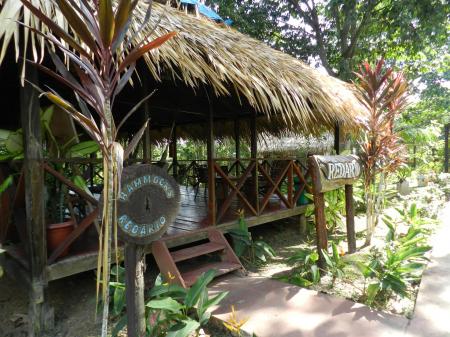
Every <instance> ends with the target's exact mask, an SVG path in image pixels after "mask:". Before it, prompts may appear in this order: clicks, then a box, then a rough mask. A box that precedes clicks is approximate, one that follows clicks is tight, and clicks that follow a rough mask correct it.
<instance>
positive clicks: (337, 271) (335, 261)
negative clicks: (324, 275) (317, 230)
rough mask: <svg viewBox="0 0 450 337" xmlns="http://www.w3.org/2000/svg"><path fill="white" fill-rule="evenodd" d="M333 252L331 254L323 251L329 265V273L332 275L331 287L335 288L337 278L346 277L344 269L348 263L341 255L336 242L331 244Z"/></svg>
mask: <svg viewBox="0 0 450 337" xmlns="http://www.w3.org/2000/svg"><path fill="white" fill-rule="evenodd" d="M331 251H332V253H331V254H329V253H328V252H327V251H326V250H324V249H322V254H323V258H324V260H325V263H326V265H327V272H328V273H330V274H331V277H332V279H331V286H334V283H335V282H336V279H337V278H342V277H344V268H345V267H346V266H347V265H348V263H347V262H346V261H345V260H344V259H343V258H342V256H341V254H340V253H339V250H338V247H337V246H336V244H335V243H334V242H332V243H331Z"/></svg>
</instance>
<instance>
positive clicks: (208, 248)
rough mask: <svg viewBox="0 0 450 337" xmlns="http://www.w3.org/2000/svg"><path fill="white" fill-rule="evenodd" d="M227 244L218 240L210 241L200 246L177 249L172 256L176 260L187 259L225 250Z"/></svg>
mask: <svg viewBox="0 0 450 337" xmlns="http://www.w3.org/2000/svg"><path fill="white" fill-rule="evenodd" d="M224 249H225V245H222V244H220V243H216V242H208V243H204V244H201V245H198V246H193V247H189V248H185V249H180V250H176V251H174V252H171V253H170V255H172V258H173V260H174V261H175V262H180V261H185V260H189V259H192V258H194V257H197V256H201V255H205V254H209V253H213V252H218V251H220V250H224Z"/></svg>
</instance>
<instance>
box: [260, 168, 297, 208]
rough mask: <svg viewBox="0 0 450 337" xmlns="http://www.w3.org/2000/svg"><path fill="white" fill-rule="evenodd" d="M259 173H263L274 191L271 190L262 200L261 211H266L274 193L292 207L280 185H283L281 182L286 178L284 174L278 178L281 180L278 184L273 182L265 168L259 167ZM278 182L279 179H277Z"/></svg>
mask: <svg viewBox="0 0 450 337" xmlns="http://www.w3.org/2000/svg"><path fill="white" fill-rule="evenodd" d="M258 169H259V172H261V173H262V175H263V176H264V178H266V180H267V181H268V182H269V183H270V184H271V185H272V187H271V188H272V189H271V190H269V191H268V192H267V193H266V194H265V195H264V198H263V200H262V204H261V206H260V211H261V212H262V211H264V209H265V208H266V206H267V203H268V202H269V200H270V198H271V197H272V195H273V193H276V194H277V195H278V197H279V198H280V199H281V200H282V201H283V202H284V204H285V205H286V206H287V207H290V204H289V201H288V200H287V199H286V197H285V196H284V195H283V193H281V191H280V188H279V185H280V183H281V181H283V178H284V174H283V175H282V176H280V177H278V178H281V180H280V182H279V183H278V184H277V183H276V182H274V181H273V180H272V178H271V177H270V176H269V174H268V173H267V172H266V170H265V169H264V168H263V166H261V165H260V166H259V168H258ZM277 181H278V179H277Z"/></svg>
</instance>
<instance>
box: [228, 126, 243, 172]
mask: <svg viewBox="0 0 450 337" xmlns="http://www.w3.org/2000/svg"><path fill="white" fill-rule="evenodd" d="M234 145H235V152H236V153H235V157H236V162H235V164H236V166H235V174H236V177H239V175H240V165H239V164H238V163H239V160H240V159H241V123H240V120H239V118H236V119H235V120H234ZM235 164H233V165H235ZM230 170H231V168H230Z"/></svg>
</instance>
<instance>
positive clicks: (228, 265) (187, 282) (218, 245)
mask: <svg viewBox="0 0 450 337" xmlns="http://www.w3.org/2000/svg"><path fill="white" fill-rule="evenodd" d="M208 239H209V242H207V243H203V244H199V245H196V246H193V247H189V248H184V249H179V250H176V251H172V252H171V251H169V249H168V248H167V245H166V243H165V241H163V240H158V241H155V242H153V244H152V253H153V256H154V257H155V260H156V263H157V264H158V267H159V270H160V271H161V274H162V275H164V276H165V277H166V279H167V275H169V273H170V275H172V278H173V279H172V280H171V281H170V282H171V283H175V284H178V285H180V286H182V287H184V288H189V287H190V286H191V285H193V284H194V283H195V281H196V280H197V278H198V277H199V276H200V275H201V274H203V273H204V272H207V271H208V270H210V269H214V270H215V271H216V276H219V275H223V274H226V273H230V272H232V271H235V270H243V269H244V267H243V266H242V264H241V262H240V261H239V258H238V257H237V256H236V254H234V252H233V249H232V248H231V246H230V245H229V243H228V241H227V240H226V239H225V237H224V235H223V234H222V232H220V231H219V230H217V229H210V230H209V231H208ZM213 253H216V254H219V255H220V260H221V261H218V262H207V263H204V264H202V265H200V266H197V267H195V268H193V269H190V270H189V271H185V272H180V269H179V268H178V266H177V263H179V262H182V261H187V260H190V259H193V258H195V257H199V256H203V255H207V254H213Z"/></svg>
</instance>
